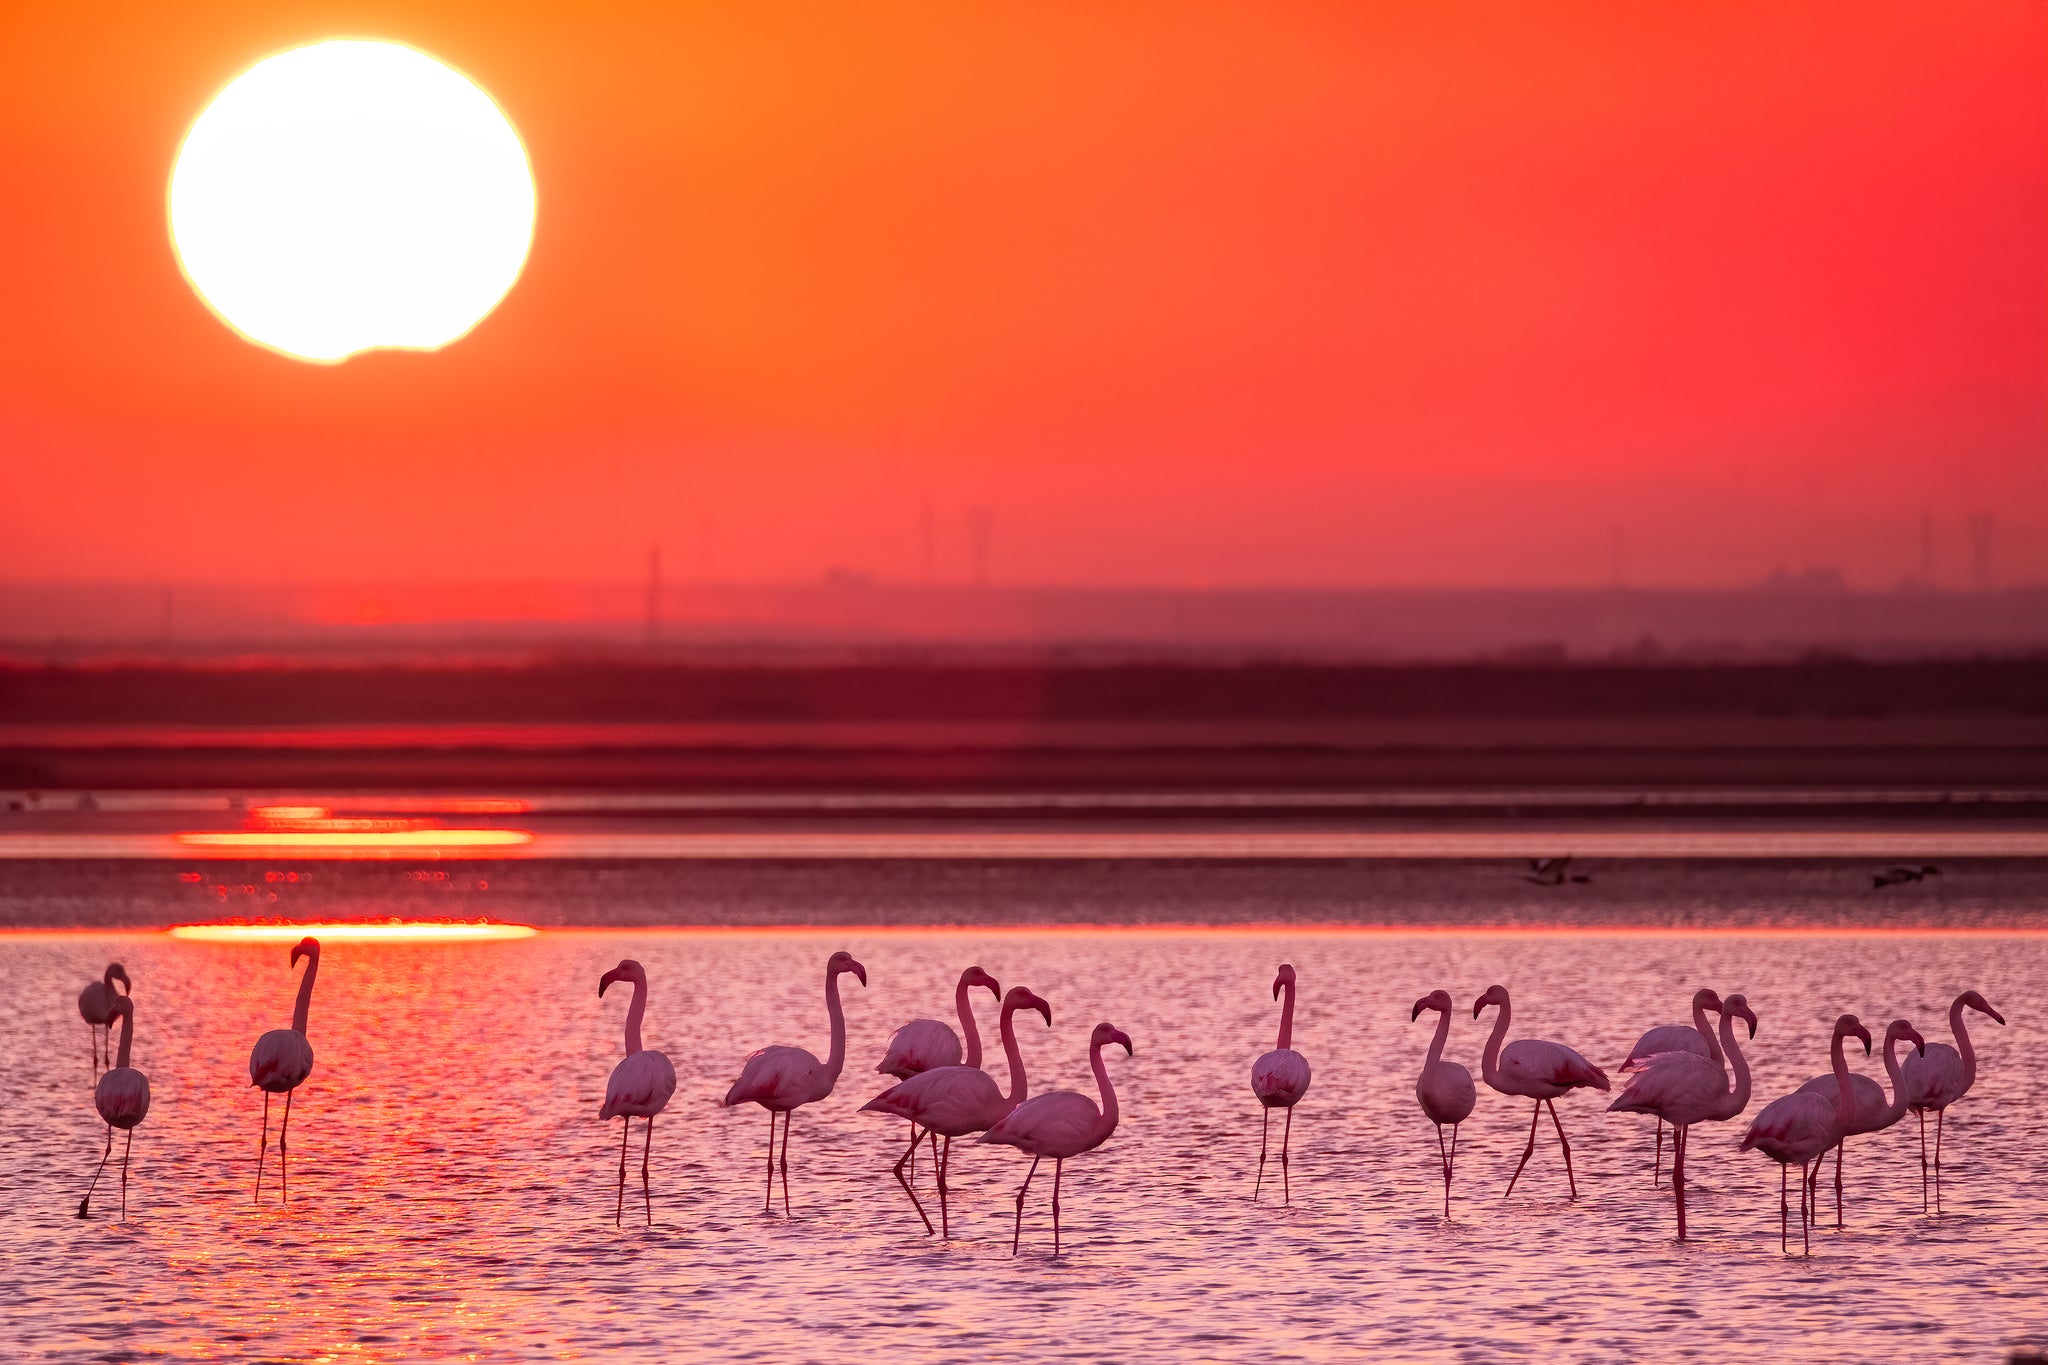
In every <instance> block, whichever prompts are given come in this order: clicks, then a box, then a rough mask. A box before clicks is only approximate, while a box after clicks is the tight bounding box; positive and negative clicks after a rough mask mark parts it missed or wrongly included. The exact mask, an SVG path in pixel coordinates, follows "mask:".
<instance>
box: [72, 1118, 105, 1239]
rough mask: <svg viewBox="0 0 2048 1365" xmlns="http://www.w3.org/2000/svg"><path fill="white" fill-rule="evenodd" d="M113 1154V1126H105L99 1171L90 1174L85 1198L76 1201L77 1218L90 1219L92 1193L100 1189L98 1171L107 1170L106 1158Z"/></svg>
mask: <svg viewBox="0 0 2048 1365" xmlns="http://www.w3.org/2000/svg"><path fill="white" fill-rule="evenodd" d="M113 1154H114V1125H113V1124H111V1123H110V1124H108V1125H107V1150H106V1151H104V1152H102V1153H100V1169H99V1171H94V1172H93V1173H92V1184H90V1185H87V1186H86V1187H85V1198H83V1199H81V1200H79V1201H78V1216H79V1217H80V1218H90V1217H92V1213H91V1205H92V1192H93V1191H94V1190H96V1189H98V1188H99V1187H100V1171H104V1170H106V1169H107V1158H108V1157H110V1156H112V1155H113Z"/></svg>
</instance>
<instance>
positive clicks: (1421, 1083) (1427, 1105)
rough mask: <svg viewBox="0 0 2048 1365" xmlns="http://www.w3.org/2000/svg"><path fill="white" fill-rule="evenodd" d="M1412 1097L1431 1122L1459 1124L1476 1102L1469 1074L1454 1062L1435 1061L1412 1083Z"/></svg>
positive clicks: (1476, 1092) (1470, 1112) (1467, 1115)
mask: <svg viewBox="0 0 2048 1365" xmlns="http://www.w3.org/2000/svg"><path fill="white" fill-rule="evenodd" d="M1415 1100H1416V1103H1418V1104H1420V1105H1421V1106H1422V1112H1423V1113H1424V1114H1426V1115H1428V1116H1429V1119H1430V1121H1431V1122H1432V1123H1463V1122H1464V1121H1465V1120H1466V1119H1468V1118H1470V1117H1472V1108H1473V1106H1474V1105H1476V1104H1478V1103H1479V1091H1478V1090H1477V1089H1476V1088H1475V1087H1474V1086H1473V1084H1472V1073H1471V1072H1469V1071H1467V1070H1466V1069H1465V1068H1464V1067H1462V1066H1459V1065H1458V1064H1457V1063H1456V1062H1438V1063H1437V1064H1436V1065H1435V1066H1432V1067H1428V1068H1426V1069H1425V1070H1424V1071H1423V1073H1422V1075H1421V1076H1420V1077H1419V1078H1418V1079H1417V1080H1416V1082H1415Z"/></svg>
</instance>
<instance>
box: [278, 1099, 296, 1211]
mask: <svg viewBox="0 0 2048 1365" xmlns="http://www.w3.org/2000/svg"><path fill="white" fill-rule="evenodd" d="M298 1093H299V1091H298V1087H296V1086H294V1087H293V1088H292V1089H290V1090H287V1091H285V1092H284V1122H283V1123H280V1124H279V1125H278V1126H277V1188H278V1196H277V1202H278V1203H279V1204H289V1203H291V1202H292V1173H291V1168H290V1166H289V1165H287V1164H286V1163H287V1162H289V1161H290V1159H291V1158H290V1155H289V1153H288V1151H287V1147H286V1143H287V1140H288V1139H289V1138H290V1136H291V1131H292V1096H294V1095H296V1094H298Z"/></svg>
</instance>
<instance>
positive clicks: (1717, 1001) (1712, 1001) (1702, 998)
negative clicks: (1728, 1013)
mask: <svg viewBox="0 0 2048 1365" xmlns="http://www.w3.org/2000/svg"><path fill="white" fill-rule="evenodd" d="M1692 1007H1693V1008H1694V1009H1696V1010H1712V1011H1713V1012H1714V1013H1715V1014H1719V1013H1720V1012H1721V1010H1722V1005H1721V997H1720V996H1719V995H1718V994H1716V993H1715V992H1713V991H1710V990H1708V989H1706V988H1705V987H1704V986H1703V987H1701V988H1700V989H1699V990H1696V991H1694V992H1693V993H1692Z"/></svg>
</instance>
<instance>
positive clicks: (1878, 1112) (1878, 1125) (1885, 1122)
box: [1799, 1076, 1898, 1137]
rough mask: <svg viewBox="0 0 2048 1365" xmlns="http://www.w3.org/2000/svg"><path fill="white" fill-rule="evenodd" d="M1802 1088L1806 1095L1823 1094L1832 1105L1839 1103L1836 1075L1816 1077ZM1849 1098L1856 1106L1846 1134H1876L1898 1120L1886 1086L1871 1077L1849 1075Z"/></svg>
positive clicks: (1847, 1135)
mask: <svg viewBox="0 0 2048 1365" xmlns="http://www.w3.org/2000/svg"><path fill="white" fill-rule="evenodd" d="M1799 1089H1800V1092H1801V1093H1803V1094H1808V1095H1819V1096H1820V1097H1821V1098H1822V1099H1824V1100H1826V1101H1827V1102H1828V1104H1829V1105H1830V1106H1832V1105H1833V1104H1834V1102H1835V1089H1836V1087H1835V1078H1834V1077H1833V1076H1815V1077H1814V1078H1813V1079H1812V1080H1810V1081H1808V1082H1807V1083H1806V1084H1805V1085H1802V1086H1800V1087H1799ZM1849 1099H1850V1101H1851V1104H1852V1106H1853V1107H1852V1111H1851V1117H1850V1119H1849V1122H1848V1124H1847V1125H1845V1126H1844V1128H1843V1130H1842V1136H1844V1137H1855V1136H1856V1135H1857V1134H1859V1133H1875V1132H1878V1131H1880V1130H1882V1129H1885V1128H1889V1127H1891V1126H1892V1125H1893V1124H1894V1123H1896V1122H1898V1116H1897V1115H1895V1114H1893V1113H1891V1101H1890V1100H1889V1099H1887V1098H1886V1097H1885V1093H1884V1087H1883V1086H1881V1085H1879V1084H1878V1083H1877V1082H1876V1081H1873V1080H1871V1079H1870V1077H1868V1076H1851V1077H1849Z"/></svg>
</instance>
